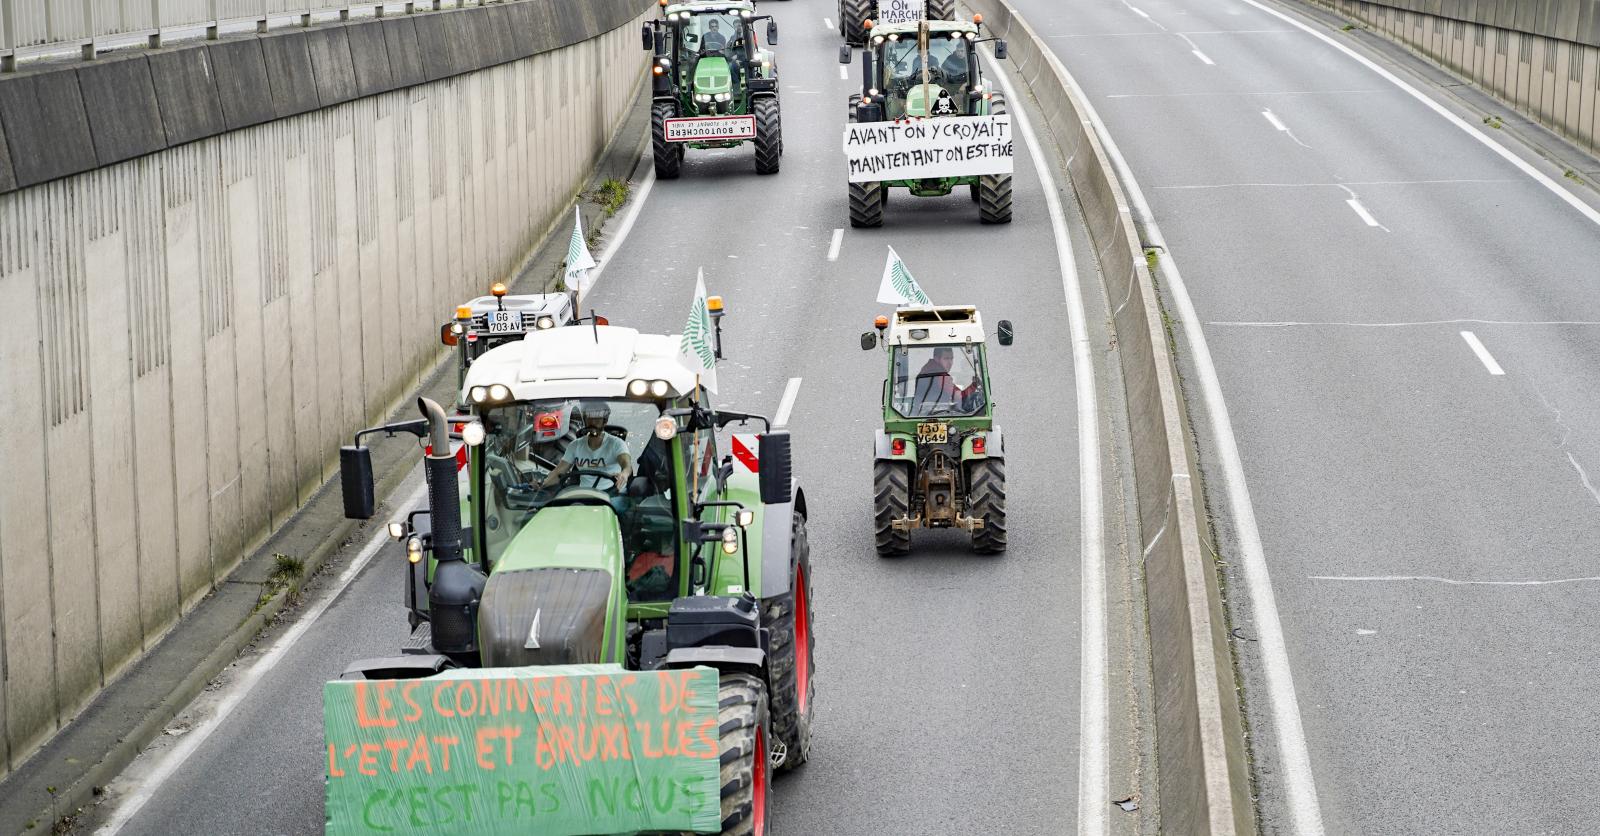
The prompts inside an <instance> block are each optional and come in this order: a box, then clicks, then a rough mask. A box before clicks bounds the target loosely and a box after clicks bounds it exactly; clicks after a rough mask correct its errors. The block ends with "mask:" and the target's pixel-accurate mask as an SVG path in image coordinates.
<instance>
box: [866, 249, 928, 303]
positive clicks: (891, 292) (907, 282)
mask: <svg viewBox="0 0 1600 836" xmlns="http://www.w3.org/2000/svg"><path fill="white" fill-rule="evenodd" d="M878 301H879V302H882V303H883V304H885V305H931V304H933V300H931V299H929V298H928V294H926V293H923V292H922V286H921V285H919V284H917V280H916V279H913V278H911V271H910V270H907V269H906V263H905V262H904V261H901V260H900V256H899V254H898V253H896V252H895V251H894V247H890V248H889V260H888V261H887V262H886V263H885V264H884V265H883V282H882V283H881V284H879V285H878Z"/></svg>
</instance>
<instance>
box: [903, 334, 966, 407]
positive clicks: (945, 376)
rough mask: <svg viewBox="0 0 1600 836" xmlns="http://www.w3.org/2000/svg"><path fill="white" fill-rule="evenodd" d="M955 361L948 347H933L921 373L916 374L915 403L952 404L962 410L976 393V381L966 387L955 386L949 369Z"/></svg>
mask: <svg viewBox="0 0 1600 836" xmlns="http://www.w3.org/2000/svg"><path fill="white" fill-rule="evenodd" d="M954 361H955V351H954V350H953V349H951V347H950V346H947V345H941V346H935V347H934V349H933V356H932V357H930V358H928V362H927V364H925V365H924V366H923V367H922V371H920V372H918V373H917V401H918V402H919V403H921V404H929V405H932V404H939V403H953V404H956V405H958V407H961V408H964V406H965V404H966V403H967V401H968V400H969V399H970V398H971V397H972V396H973V395H974V394H976V393H977V391H978V379H977V377H976V376H974V377H973V379H972V382H971V383H969V384H967V385H966V386H956V385H955V382H954V381H952V380H951V379H950V368H951V366H952V365H953V364H954Z"/></svg>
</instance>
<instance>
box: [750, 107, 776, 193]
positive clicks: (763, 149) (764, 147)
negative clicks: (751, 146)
mask: <svg viewBox="0 0 1600 836" xmlns="http://www.w3.org/2000/svg"><path fill="white" fill-rule="evenodd" d="M750 110H751V112H752V113H754V114H755V117H756V173H757V174H777V173H778V165H779V160H780V158H781V157H782V156H783V117H782V115H781V114H780V113H779V112H778V100H777V99H775V98H772V97H770V96H763V97H761V98H759V99H756V100H755V101H754V102H751V104H750Z"/></svg>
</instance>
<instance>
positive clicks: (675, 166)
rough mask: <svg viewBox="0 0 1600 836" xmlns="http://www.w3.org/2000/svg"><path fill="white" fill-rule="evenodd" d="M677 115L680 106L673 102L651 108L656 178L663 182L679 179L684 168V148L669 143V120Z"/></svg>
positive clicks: (661, 103) (659, 103)
mask: <svg viewBox="0 0 1600 836" xmlns="http://www.w3.org/2000/svg"><path fill="white" fill-rule="evenodd" d="M677 115H678V106H677V105H675V104H673V103H672V102H656V103H655V104H653V105H651V106H650V150H651V151H652V152H653V153H654V154H655V161H656V177H658V178H660V179H662V180H676V179H678V172H679V170H680V169H681V168H682V166H683V146H682V145H680V144H678V143H676V142H668V141H667V120H668V119H672V118H674V117H676V116H677Z"/></svg>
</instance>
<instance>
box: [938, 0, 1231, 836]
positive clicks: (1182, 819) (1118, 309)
mask: <svg viewBox="0 0 1600 836" xmlns="http://www.w3.org/2000/svg"><path fill="white" fill-rule="evenodd" d="M968 5H970V6H972V7H973V9H974V10H975V11H980V12H982V13H983V15H984V20H985V22H986V25H987V26H988V27H989V28H990V29H991V31H993V32H994V33H996V34H998V35H999V36H1000V37H1003V38H1006V40H1007V42H1008V46H1009V47H1010V55H1011V60H1012V61H1013V62H1014V63H1015V65H1016V69H1017V71H1018V72H1020V74H1021V75H1022V76H1023V78H1024V79H1025V80H1026V81H1027V82H1028V84H1029V86H1030V87H1032V89H1033V94H1034V96H1035V97H1036V98H1037V99H1038V102H1039V107H1040V109H1041V111H1042V112H1043V115H1044V117H1045V121H1046V122H1047V123H1048V124H1049V126H1050V129H1051V131H1052V132H1053V133H1054V135H1055V138H1056V141H1057V142H1058V143H1059V145H1060V146H1061V152H1062V154H1063V156H1064V157H1065V158H1066V160H1067V170H1068V173H1069V174H1070V175H1071V178H1072V186H1073V189H1074V191H1075V192H1076V193H1077V197H1078V202H1079V204H1080V206H1081V207H1082V209H1083V217H1084V221H1085V223H1086V225H1087V226H1088V230H1089V237H1090V239H1091V240H1092V241H1093V243H1094V249H1095V257H1096V259H1097V260H1098V262H1099V265H1100V271H1101V274H1102V277H1103V279H1104V281H1105V282H1106V289H1107V292H1108V294H1109V296H1110V298H1111V300H1112V305H1113V313H1114V316H1115V320H1116V321H1115V330H1116V335H1117V353H1118V355H1119V358H1120V361H1121V367H1122V373H1123V379H1124V385H1125V389H1126V394H1127V399H1128V415H1129V422H1130V426H1129V431H1130V437H1131V438H1130V440H1131V445H1132V448H1133V459H1134V462H1133V464H1134V477H1135V480H1136V482H1137V490H1138V506H1139V533H1140V544H1139V545H1140V551H1141V552H1142V553H1143V555H1144V577H1145V596H1146V599H1147V601H1148V619H1149V631H1150V647H1151V666H1152V671H1151V674H1152V681H1153V688H1154V695H1155V712H1156V757H1157V767H1158V770H1159V774H1158V787H1159V793H1160V798H1159V799H1157V800H1156V801H1157V803H1154V804H1152V803H1151V800H1149V799H1147V800H1145V802H1144V806H1145V807H1146V809H1155V810H1157V811H1158V812H1159V816H1160V828H1161V832H1162V833H1172V834H1185V835H1186V836H1187V834H1196V833H1211V834H1245V833H1253V832H1254V831H1255V811H1254V807H1253V805H1252V803H1251V796H1250V785H1249V772H1248V759H1247V756H1246V750H1245V746H1244V730H1243V723H1242V719H1241V716H1240V713H1239V704H1238V697H1237V692H1236V689H1235V683H1234V676H1233V664H1232V656H1231V650H1230V648H1229V646H1228V640H1227V633H1226V626H1225V623H1226V622H1225V618H1224V613H1223V609H1222V599H1221V594H1220V592H1219V589H1218V586H1217V583H1218V580H1217V572H1216V570H1215V568H1214V566H1213V564H1212V560H1211V550H1210V545H1211V531H1210V527H1209V520H1208V518H1207V517H1206V514H1205V502H1204V499H1203V497H1202V495H1201V488H1200V484H1199V479H1198V477H1197V474H1198V473H1199V469H1198V468H1197V466H1196V464H1195V447H1194V442H1193V439H1192V437H1191V435H1190V431H1189V421H1188V417H1187V415H1186V414H1185V411H1184V402H1183V395H1182V392H1181V391H1180V389H1179V383H1178V372H1177V367H1176V365H1175V362H1174V359H1173V354H1172V351H1171V348H1170V346H1169V344H1168V341H1167V334H1166V331H1165V327H1164V324H1163V320H1162V317H1161V303H1160V299H1159V297H1158V296H1157V293H1156V289H1155V283H1154V281H1153V280H1152V279H1151V276H1150V271H1149V269H1148V267H1147V265H1146V262H1145V259H1144V250H1143V247H1142V246H1141V245H1140V242H1139V237H1138V230H1137V229H1136V227H1135V224H1134V221H1133V217H1132V215H1131V214H1130V213H1129V210H1128V206H1129V203H1128V199H1127V195H1126V194H1125V193H1124V191H1123V189H1122V186H1121V184H1120V183H1119V182H1118V180H1117V176H1116V171H1115V169H1114V168H1113V167H1112V164H1111V161H1110V158H1109V157H1108V156H1107V155H1106V153H1105V149H1104V148H1103V147H1102V145H1101V143H1100V140H1099V138H1098V137H1097V136H1096V134H1095V133H1094V130H1093V128H1092V126H1091V125H1090V123H1089V122H1088V121H1086V118H1085V117H1084V116H1083V115H1082V114H1083V113H1084V109H1083V108H1082V106H1081V104H1080V102H1079V101H1078V99H1077V97H1076V95H1075V94H1074V93H1073V92H1072V89H1071V85H1070V84H1069V83H1068V82H1067V76H1066V71H1065V70H1064V69H1063V68H1062V67H1061V64H1060V62H1059V61H1058V60H1057V59H1056V57H1055V55H1054V54H1053V53H1051V52H1050V50H1049V47H1048V46H1047V45H1046V44H1045V43H1044V41H1043V40H1041V39H1040V38H1039V37H1038V36H1037V35H1036V34H1035V33H1034V32H1033V30H1032V28H1031V27H1030V26H1029V25H1028V24H1027V22H1026V21H1025V20H1023V18H1022V16H1021V15H1018V14H1016V13H1015V12H1013V11H1012V9H1011V8H1010V6H1009V5H1008V4H1007V3H1006V2H1005V0H968Z"/></svg>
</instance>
